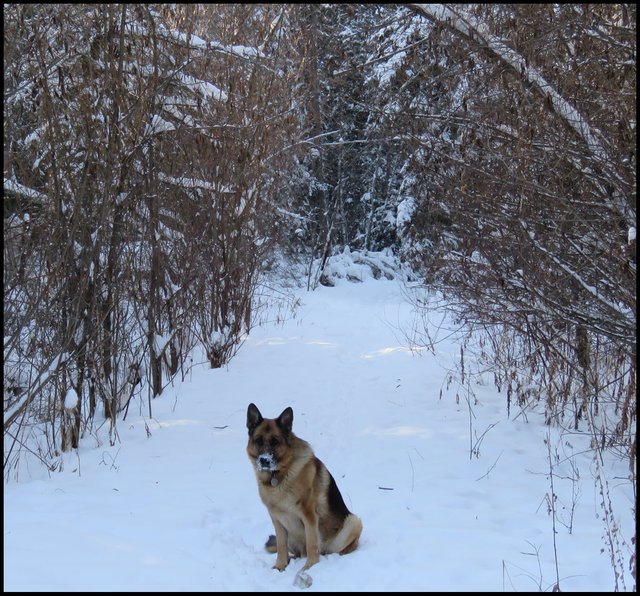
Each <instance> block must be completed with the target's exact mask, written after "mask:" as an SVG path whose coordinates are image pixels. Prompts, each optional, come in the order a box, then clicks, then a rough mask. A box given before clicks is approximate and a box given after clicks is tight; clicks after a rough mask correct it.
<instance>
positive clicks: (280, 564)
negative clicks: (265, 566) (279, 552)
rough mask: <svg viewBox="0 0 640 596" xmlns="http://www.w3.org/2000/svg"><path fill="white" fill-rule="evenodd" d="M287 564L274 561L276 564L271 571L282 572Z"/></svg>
mask: <svg viewBox="0 0 640 596" xmlns="http://www.w3.org/2000/svg"><path fill="white" fill-rule="evenodd" d="M288 564H289V561H276V564H275V565H274V566H273V568H272V569H277V570H278V571H284V569H285V567H286V566H287V565H288Z"/></svg>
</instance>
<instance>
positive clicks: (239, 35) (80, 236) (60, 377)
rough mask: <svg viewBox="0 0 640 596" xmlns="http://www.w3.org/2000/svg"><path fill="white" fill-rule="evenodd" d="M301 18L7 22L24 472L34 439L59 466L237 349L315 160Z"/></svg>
mask: <svg viewBox="0 0 640 596" xmlns="http://www.w3.org/2000/svg"><path fill="white" fill-rule="evenodd" d="M286 13H287V10H286V9H285V8H284V7H281V6H265V7H259V8H256V7H252V6H248V5H228V6H223V5H220V6H193V5H183V6H173V7H172V6H168V5H167V6H159V7H154V6H150V5H126V4H122V5H113V4H111V5H73V6H71V5H10V6H6V7H5V9H4V25H5V44H4V51H5V53H4V60H5V62H4V65H5V79H4V80H5V111H4V122H5V129H4V147H5V153H4V155H5V162H4V192H5V218H4V233H5V250H4V260H5V269H4V278H3V281H4V337H5V340H4V363H5V364H4V374H5V407H4V412H5V425H4V428H5V439H7V437H8V438H9V443H10V445H9V447H8V448H7V446H6V445H7V443H5V461H4V465H5V472H6V471H7V470H8V469H9V468H10V467H11V465H12V464H13V463H15V462H17V454H18V453H19V451H20V449H21V448H23V447H25V446H26V444H27V443H28V433H29V432H31V430H30V429H31V428H42V425H41V424H40V425H36V426H33V427H32V424H34V423H44V424H45V426H44V428H46V429H47V430H46V438H47V441H46V442H44V445H45V446H44V447H43V453H42V456H43V458H45V459H48V458H50V457H51V456H52V455H53V454H55V453H56V452H57V451H58V450H60V449H62V450H63V451H65V450H68V449H70V448H74V447H77V445H78V440H79V437H80V436H82V435H83V434H84V433H85V432H86V431H87V430H90V428H91V427H92V425H93V423H94V418H96V420H97V421H99V420H101V419H102V418H103V417H104V418H106V419H107V420H108V421H109V422H110V425H111V430H112V438H115V433H116V419H117V417H118V416H119V415H126V409H127V408H128V406H129V404H130V402H131V400H132V398H133V397H134V396H135V397H136V398H137V399H138V398H139V401H140V403H142V400H143V398H146V399H147V401H148V408H149V412H150V411H151V401H150V400H151V398H152V397H155V396H156V395H159V394H160V393H161V392H162V389H163V386H164V385H165V384H166V383H167V382H168V381H169V380H170V379H171V378H173V376H174V375H176V374H178V373H179V372H182V374H184V373H185V372H186V370H187V368H188V361H187V359H188V358H189V357H190V356H191V353H192V351H193V348H194V347H195V346H200V347H202V349H203V350H204V352H205V353H206V356H207V358H208V360H209V362H210V364H211V366H213V367H218V366H221V365H222V364H224V363H225V362H227V361H228V359H229V358H230V357H231V356H232V355H233V353H234V351H235V350H236V349H237V345H238V342H239V341H240V339H241V337H242V334H243V333H245V332H246V331H247V330H248V328H249V327H250V326H251V324H252V316H251V305H252V298H253V295H254V292H255V289H256V284H257V283H258V274H259V272H260V271H261V270H262V268H264V266H265V263H266V262H268V260H269V259H268V255H269V252H270V251H271V250H272V249H273V245H274V241H275V238H276V230H275V229H274V213H275V208H276V205H277V201H276V199H277V200H278V201H280V193H281V192H282V191H281V189H282V187H283V186H285V183H283V181H282V174H283V172H286V171H287V170H288V164H287V163H285V161H287V160H291V159H292V158H293V156H294V155H295V153H294V152H293V151H291V150H288V151H285V149H287V148H288V147H289V146H290V145H291V144H292V130H293V128H294V126H293V125H294V124H296V121H295V111H294V105H295V93H296V89H297V88H299V85H298V84H297V83H296V80H295V79H294V77H295V76H296V71H295V70H294V69H293V68H292V67H291V64H290V63H289V62H288V61H290V60H291V51H290V48H289V47H288V45H287V44H288V42H287V39H286V37H285V36H284V35H283V31H284V26H285V25H286ZM142 390H144V392H145V393H146V394H141V391H142ZM96 413H99V416H97V417H96ZM36 444H40V445H43V442H42V441H38V442H36Z"/></svg>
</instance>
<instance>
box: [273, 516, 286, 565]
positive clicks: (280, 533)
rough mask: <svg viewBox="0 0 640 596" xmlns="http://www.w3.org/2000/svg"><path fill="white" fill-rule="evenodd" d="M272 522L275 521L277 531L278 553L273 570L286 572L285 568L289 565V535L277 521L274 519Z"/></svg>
mask: <svg viewBox="0 0 640 596" xmlns="http://www.w3.org/2000/svg"><path fill="white" fill-rule="evenodd" d="M271 521H273V527H274V528H275V530H276V549H277V550H276V552H277V553H278V554H277V556H276V564H275V565H274V566H273V568H274V569H277V570H278V571H284V568H285V567H286V566H287V565H288V564H289V547H288V545H287V543H288V539H289V533H288V532H287V529H286V528H285V527H284V526H283V525H282V524H281V523H280V522H279V521H278V520H277V519H275V518H274V517H272V518H271Z"/></svg>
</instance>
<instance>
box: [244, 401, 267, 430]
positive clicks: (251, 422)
mask: <svg viewBox="0 0 640 596" xmlns="http://www.w3.org/2000/svg"><path fill="white" fill-rule="evenodd" d="M262 420H263V418H262V414H260V410H258V408H257V407H256V406H255V404H249V407H248V408H247V428H248V429H249V435H251V434H252V433H253V431H254V430H255V428H256V426H258V424H260V423H261V422H262Z"/></svg>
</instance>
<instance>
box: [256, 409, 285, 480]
mask: <svg viewBox="0 0 640 596" xmlns="http://www.w3.org/2000/svg"><path fill="white" fill-rule="evenodd" d="M292 427H293V410H292V409H291V408H285V409H284V411H283V412H282V414H280V416H278V417H277V418H263V417H262V414H260V410H258V408H257V407H256V406H255V405H254V404H249V407H248V408H247V428H248V429H249V443H248V444H247V454H248V455H249V459H250V460H251V461H252V462H253V463H254V465H255V466H256V469H257V470H258V472H269V473H273V472H277V471H279V470H281V469H282V468H284V467H286V466H287V465H288V463H289V461H290V460H291V437H292V434H293V433H292V432H291V429H292Z"/></svg>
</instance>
